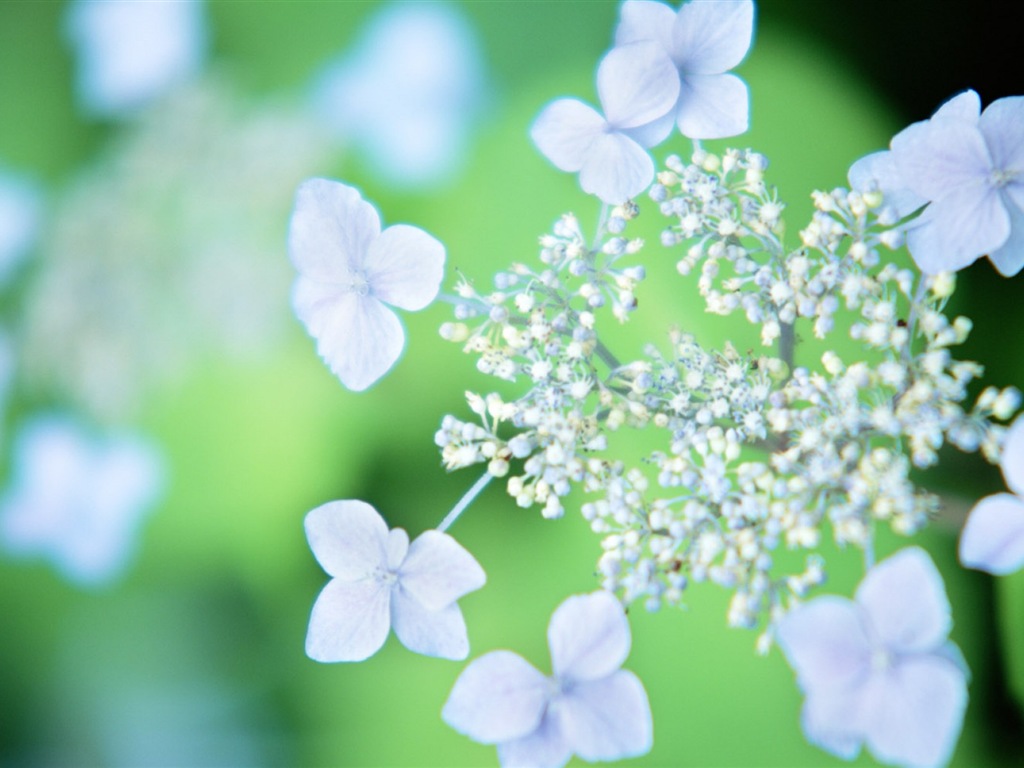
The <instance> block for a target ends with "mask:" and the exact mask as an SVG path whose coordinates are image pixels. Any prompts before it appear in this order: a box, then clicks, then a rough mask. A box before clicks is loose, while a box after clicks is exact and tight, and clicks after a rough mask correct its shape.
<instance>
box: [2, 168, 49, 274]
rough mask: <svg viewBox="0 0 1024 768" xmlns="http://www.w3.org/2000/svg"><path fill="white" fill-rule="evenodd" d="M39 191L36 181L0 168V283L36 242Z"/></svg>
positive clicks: (38, 224) (39, 218) (39, 207)
mask: <svg viewBox="0 0 1024 768" xmlns="http://www.w3.org/2000/svg"><path fill="white" fill-rule="evenodd" d="M41 220H42V194H41V192H40V190H39V189H38V187H37V185H36V184H35V182H33V181H31V180H30V179H28V178H25V177H22V176H16V175H13V174H10V173H5V172H3V171H0V285H3V284H4V283H6V282H7V278H8V277H9V276H10V273H11V272H12V271H14V269H15V268H16V267H17V266H18V265H19V264H20V262H21V260H22V259H23V258H24V257H25V255H26V254H27V253H28V251H29V249H30V248H31V247H32V246H33V244H34V243H35V242H36V239H37V237H38V235H39V231H40V223H41Z"/></svg>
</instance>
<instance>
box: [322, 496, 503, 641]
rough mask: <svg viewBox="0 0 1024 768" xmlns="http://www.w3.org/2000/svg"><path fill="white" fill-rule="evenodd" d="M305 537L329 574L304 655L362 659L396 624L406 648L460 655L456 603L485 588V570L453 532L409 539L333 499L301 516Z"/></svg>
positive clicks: (360, 508)
mask: <svg viewBox="0 0 1024 768" xmlns="http://www.w3.org/2000/svg"><path fill="white" fill-rule="evenodd" d="M305 525H306V538H307V539H308V540H309V546H310V549H312V550H313V554H314V555H315V556H316V559H317V562H319V563H320V565H321V566H323V569H324V570H325V571H327V573H328V574H330V575H331V576H333V577H334V578H332V579H331V580H330V581H329V582H327V586H326V587H324V588H323V591H321V592H320V595H319V597H317V599H316V603H315V604H314V605H313V612H312V615H311V616H310V618H309V632H308V633H307V635H306V654H307V655H308V656H309V657H310V658H311V659H314V660H315V661H362V660H363V659H366V658H368V657H370V656H372V655H373V654H375V653H376V652H377V651H378V650H380V648H381V646H382V645H384V641H385V640H386V639H387V636H388V628H389V627H391V626H394V628H395V634H396V635H398V639H399V640H401V641H402V644H403V645H404V646H405V647H406V648H408V649H409V650H410V651H415V652H416V653H422V654H425V655H427V656H440V657H441V658H445V659H464V658H466V655H467V654H468V653H469V640H468V639H467V636H466V624H465V622H464V621H463V619H462V611H460V610H459V606H458V605H456V604H455V601H456V600H458V599H459V598H460V597H462V596H463V595H466V594H468V593H469V592H472V591H474V590H476V589H480V587H482V586H483V585H484V581H485V580H486V577H485V576H484V572H483V569H482V568H481V567H480V564H479V563H477V561H476V560H475V559H473V556H472V555H471V554H469V552H467V551H466V550H465V549H463V548H462V547H461V546H460V545H459V544H458V542H456V541H455V539H453V538H452V537H451V536H449V535H448V534H446V533H441V532H440V531H424V532H423V533H422V534H420V535H419V536H418V537H417V538H416V540H415V541H413V542H412V544H411V545H410V544H409V536H408V534H406V532H405V531H404V530H402V529H401V528H395V529H394V530H391V531H389V530H388V527H387V524H386V523H385V522H384V519H383V518H382V517H381V516H380V515H379V514H378V513H377V511H376V510H375V509H374V508H373V507H371V506H370V505H369V504H366V503H365V502H362V501H354V500H350V501H331V502H328V503H327V504H323V505H321V506H319V507H317V508H316V509H314V510H313V511H311V512H310V513H309V514H308V515H306V523H305Z"/></svg>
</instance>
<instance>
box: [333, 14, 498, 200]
mask: <svg viewBox="0 0 1024 768" xmlns="http://www.w3.org/2000/svg"><path fill="white" fill-rule="evenodd" d="M485 83H486V77H485V74H484V64H483V60H482V55H481V53H480V50H479V46H478V44H477V41H476V39H475V35H474V33H473V30H472V28H471V27H470V25H469V23H468V22H467V20H466V19H465V18H464V16H463V15H462V14H461V13H460V12H458V11H457V10H456V9H455V8H454V7H451V6H448V5H444V4H440V3H407V4H399V5H394V6H390V7H388V8H385V9H384V10H382V11H381V12H380V13H378V14H377V15H376V16H375V17H374V18H373V20H372V22H371V23H370V25H369V26H368V27H367V29H366V30H365V31H364V33H363V35H362V37H361V38H360V40H359V41H358V42H357V44H356V46H355V49H354V50H353V51H352V52H351V53H349V54H346V55H345V56H343V57H342V58H340V59H339V60H337V61H336V62H334V63H332V64H330V65H329V66H328V67H327V68H326V69H325V70H324V71H323V72H322V73H321V74H320V76H319V78H318V80H317V82H316V84H315V87H314V103H315V107H316V109H317V111H318V112H319V114H321V115H322V116H323V118H324V119H325V120H326V121H327V123H328V125H329V126H330V127H331V128H332V130H333V131H334V132H335V134H336V135H337V136H338V138H339V139H340V140H341V141H343V142H346V143H351V144H352V145H353V146H354V147H355V148H357V149H358V150H359V152H360V156H364V157H366V158H367V160H368V161H369V163H370V164H371V167H372V168H373V169H374V170H375V171H376V172H377V173H379V174H380V175H381V176H382V177H383V178H384V179H385V180H386V181H388V182H389V183H392V184H394V185H396V186H400V187H406V188H416V187H425V186H427V185H436V184H437V183H439V182H443V181H445V180H446V179H448V178H450V177H451V176H453V175H454V174H455V173H456V172H457V171H458V170H459V169H460V168H461V167H462V166H463V165H464V163H465V161H466V159H467V156H468V152H467V147H468V144H469V136H470V132H471V129H472V127H473V125H474V123H475V122H476V120H477V118H478V116H479V114H480V113H481V111H482V107H483V102H484V93H485Z"/></svg>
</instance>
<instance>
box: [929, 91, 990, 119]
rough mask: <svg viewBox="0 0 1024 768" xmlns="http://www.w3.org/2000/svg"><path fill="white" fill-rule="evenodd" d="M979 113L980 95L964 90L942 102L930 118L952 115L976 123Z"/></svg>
mask: <svg viewBox="0 0 1024 768" xmlns="http://www.w3.org/2000/svg"><path fill="white" fill-rule="evenodd" d="M980 114H981V97H980V96H978V94H977V93H976V92H975V91H972V90H966V91H964V92H962V93H958V94H957V95H956V96H954V97H952V98H951V99H949V100H948V101H945V102H943V104H942V106H941V107H939V108H938V109H937V110H935V114H934V115H932V118H936V117H952V118H954V119H957V120H966V121H967V122H969V123H974V124H975V125H977V123H978V116H979V115H980Z"/></svg>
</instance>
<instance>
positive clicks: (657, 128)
mask: <svg viewBox="0 0 1024 768" xmlns="http://www.w3.org/2000/svg"><path fill="white" fill-rule="evenodd" d="M675 125H676V113H675V110H670V111H669V112H666V113H665V115H664V116H662V117H659V118H658V119H657V120H655V121H653V122H650V123H645V124H644V125H638V126H637V127H636V128H625V129H623V130H622V131H621V133H623V134H624V135H626V136H628V137H629V138H631V139H632V140H633V141H635V142H636V143H637V144H639V145H640V146H641V147H645V148H647V149H650V148H651V147H656V146H658V145H659V144H661V142H663V141H664V140H665V139H667V138H668V136H669V134H670V133H672V129H673V128H674V127H675Z"/></svg>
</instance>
